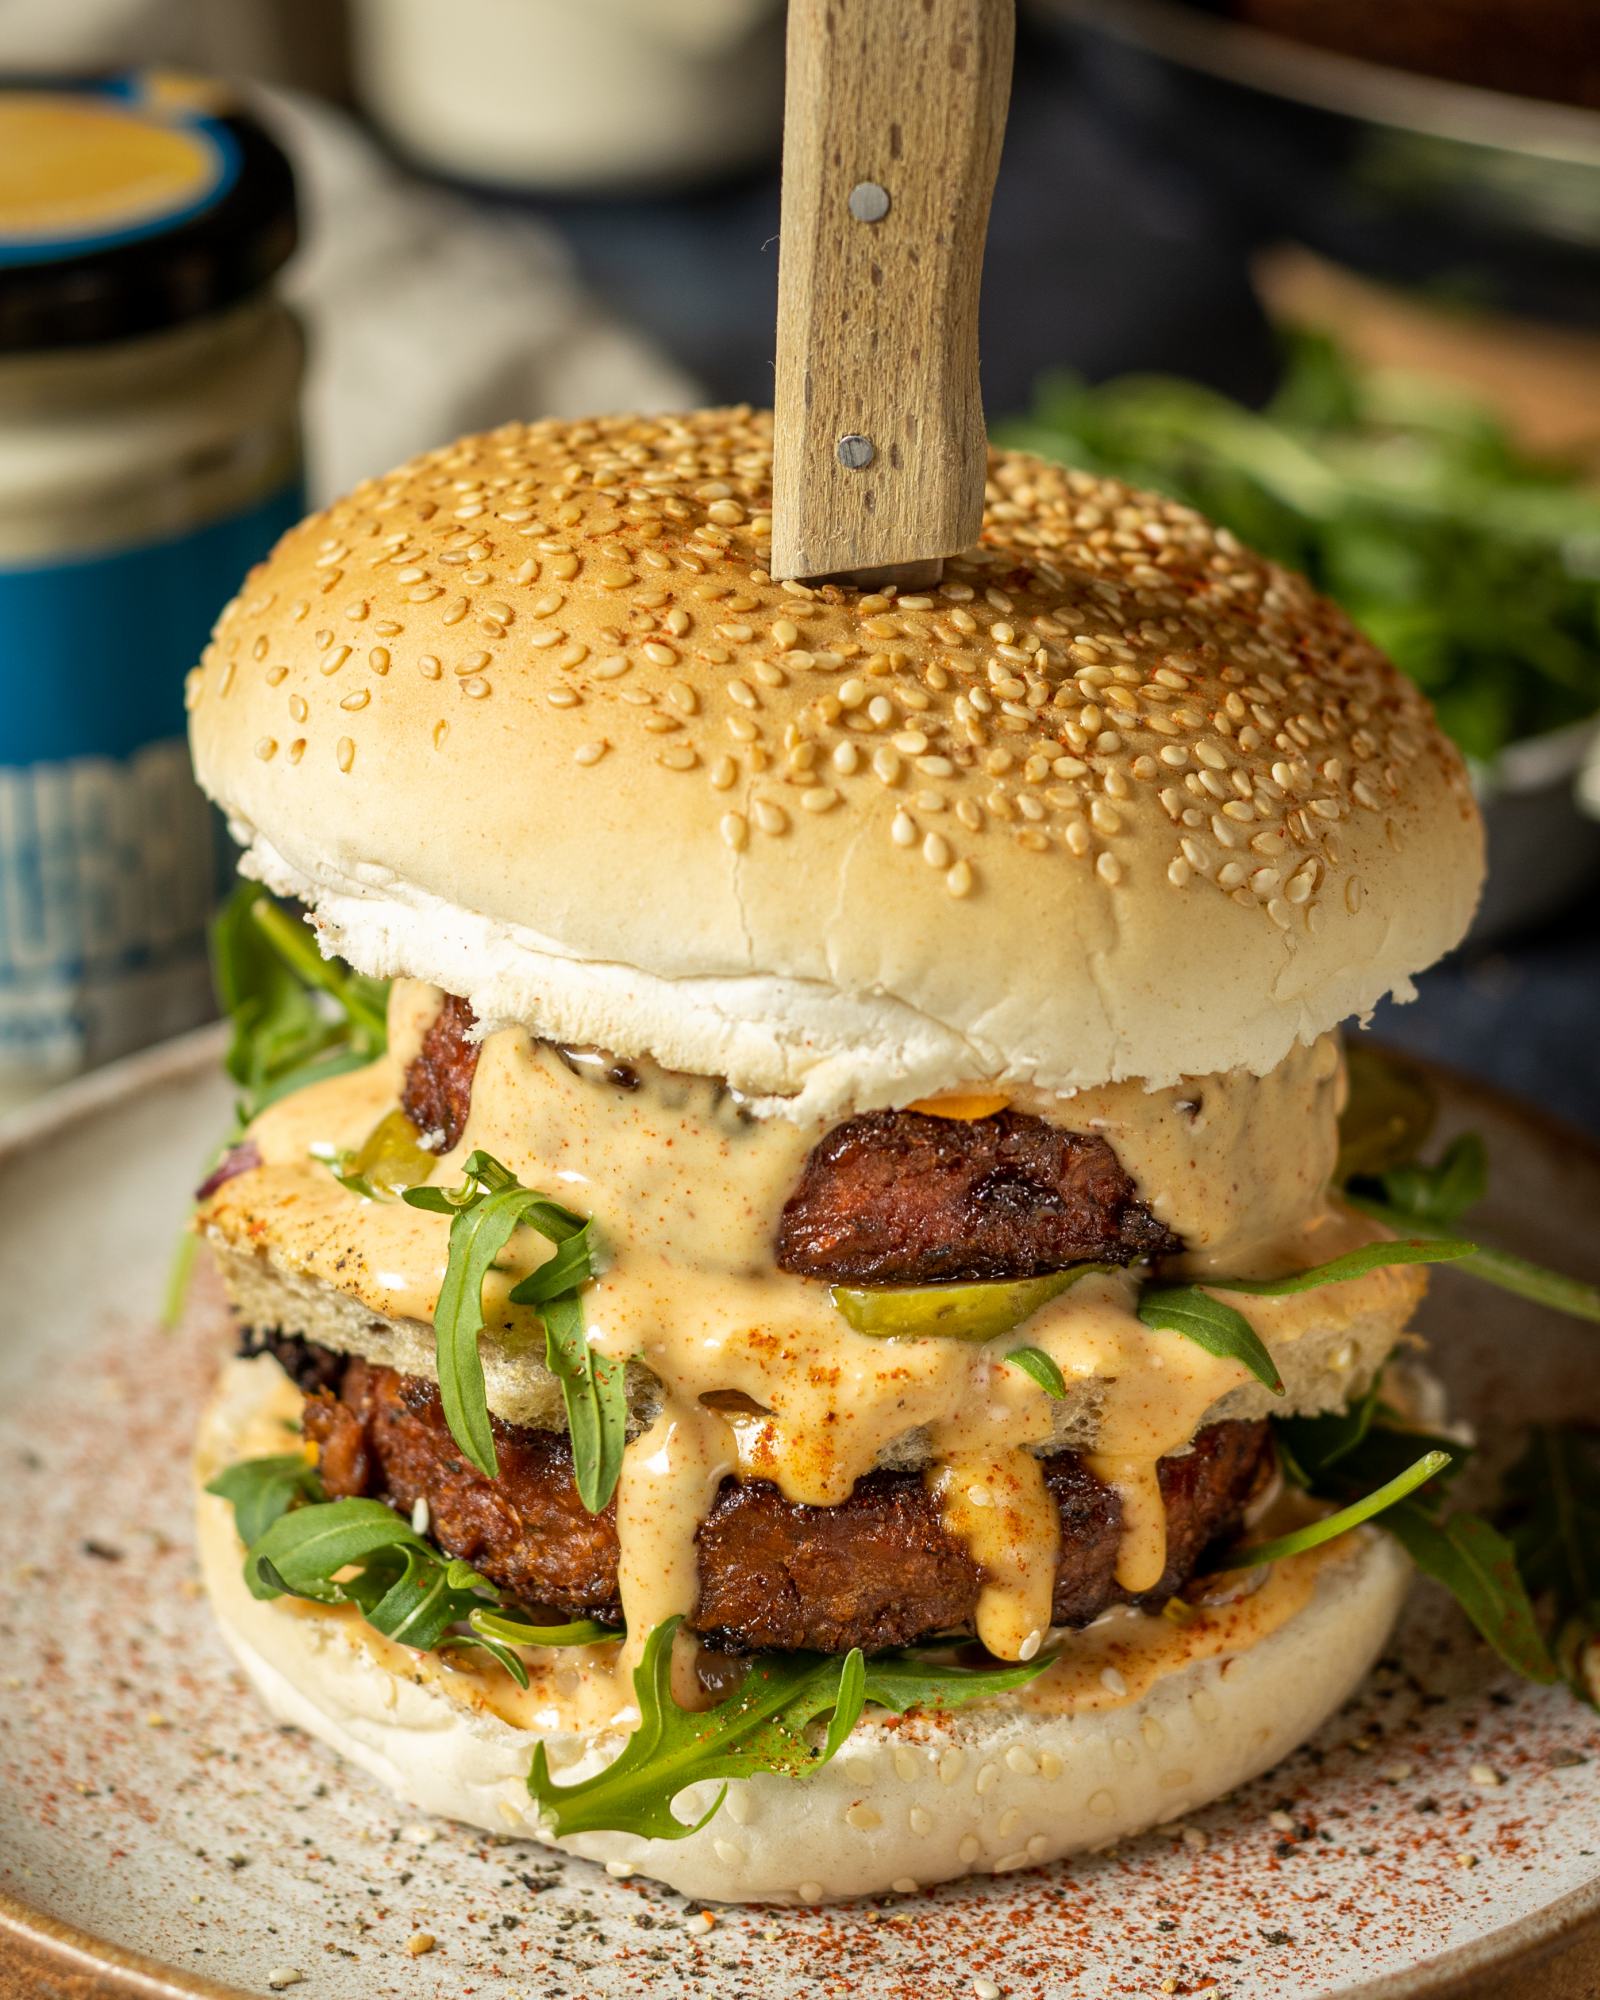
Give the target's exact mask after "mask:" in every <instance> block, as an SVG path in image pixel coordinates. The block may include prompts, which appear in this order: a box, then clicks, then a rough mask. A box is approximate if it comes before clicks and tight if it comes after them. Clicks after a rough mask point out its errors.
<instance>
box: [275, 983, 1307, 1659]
mask: <svg viewBox="0 0 1600 2000" xmlns="http://www.w3.org/2000/svg"><path fill="white" fill-rule="evenodd" d="M475 1025H476V1024H475V1022H474V1018H473V1014H472V1010H471V1008H470V1007H469V1006H468V1005H467V1003H466V1002H465V1001H463V1000H460V999H458V998H455V997H454V996H450V997H447V998H446V999H445V1001H444V1003H443V1005H442V1007H441V1009H440V1011H439V1014H438V1016H437V1018H436V1019H435V1020H434V1022H433V1024H432V1025H431V1027H430V1028H429V1030H428V1031H427V1033H426V1035H425V1036H424V1038H423V1042H422V1046H421V1049H420V1051H419V1053H418V1055H417V1056H416V1057H415V1059H414V1060H413V1061H412V1063H411V1064H410V1066H409V1068H408V1070H407V1072H406V1079H405V1088H404V1093H403V1098H402V1106H403V1109H404V1111H405V1113H406V1115H407V1117H409V1118H410V1120H411V1121H412V1123H413V1125H414V1126H415V1127H416V1128H417V1129H418V1131H419V1132H420V1133H421V1134H422V1135H423V1139H424V1143H425V1144H426V1145H427V1146H428V1147H429V1148H430V1149H431V1150H435V1151H439V1152H445V1151H448V1150H449V1149H450V1148H452V1147H454V1146H455V1145H456V1144H457V1143H458V1141H459V1140H460V1138H461V1136H462V1133H463V1131H464V1129H465V1126H466V1121H467V1114H468V1110H469V1107H470V1103H471V1096H472V1085H473V1078H474V1073H475V1071H476V1067H477V1060H478V1043H477V1042H476V1041H474V1040H473V1030H474V1028H475ZM607 1074H608V1076H609V1078H610V1081H611V1083H612V1085H613V1087H615V1088H617V1089H622V1090H626V1089H629V1088H631V1087H632V1086H633V1082H634V1078H633V1076H632V1073H631V1072H630V1071H629V1070H628V1069H627V1067H626V1066H625V1065H614V1066H613V1067H612V1068H611V1069H610V1070H609V1071H608V1072H607ZM1182 1247H1183V1246H1182V1244H1181V1243H1180V1242H1179V1240H1178V1239H1177V1238H1176V1237H1174V1236H1173V1235H1172V1234H1171V1232H1170V1231H1168V1230H1167V1229H1166V1228H1165V1227H1164V1226H1163V1225H1162V1224H1161V1223H1160V1222H1159V1221H1158V1220H1157V1219H1156V1217H1155V1216H1154V1215H1152V1214H1151V1212H1150V1210H1149V1208H1148V1207H1147V1206H1146V1205H1145V1204H1144V1202H1143V1201H1141V1200H1140V1199H1139V1195H1138V1191H1137V1189H1136V1188H1135V1187H1134V1185H1133V1182H1132V1181H1131V1179H1130V1178H1129V1176H1128V1175H1127V1174H1126V1173H1125V1172H1124V1170H1123V1168H1122V1166H1121V1164H1120V1163H1119V1162H1118V1160H1117V1157H1116V1154H1115V1153H1114V1151H1113V1150H1112V1148H1111V1147H1110V1146H1109V1145H1108V1144H1107V1143H1106V1141H1105V1140H1104V1139H1102V1138H1100V1137H1098V1136H1096V1135H1092V1134H1084V1133H1074V1132H1069V1131H1065V1130H1063V1129H1062V1128H1060V1127H1057V1126H1055V1125H1052V1124H1049V1123H1047V1122H1046V1121H1045V1120H1044V1119H1041V1118H1036V1117H1032V1116H1029V1115H1026V1114H1022V1113H1017V1112H1013V1111H1009V1110H1002V1111H999V1112H996V1113H993V1114H991V1115H989V1116H987V1117H983V1118H977V1119H964V1120H962V1119H953V1118H947V1117H934V1116H929V1115H926V1114H924V1113H920V1112H915V1111H878V1112H870V1113H867V1114H865V1115H863V1116H860V1117H855V1118H850V1119H847V1120H845V1121H844V1122H843V1123H841V1124H840V1125H838V1126H836V1127H835V1128H834V1129H833V1130H832V1131H831V1132H829V1133H828V1134H827V1135H826V1136H825V1137H824V1138H823V1139H822V1140H821V1141H820V1142H819V1144H818V1145H817V1146H816V1147H815V1148H814V1149H813V1151H812V1152H811V1154H810V1156H809V1158H808V1160H807V1162H806V1165H805V1168H804V1170H803V1172H802V1174H801V1177H800V1180H799V1182H798V1184H797V1186H796V1187H795V1190H794V1192H793V1194H792V1195H791V1196H790V1198H789V1200H788V1202H787V1204H786V1205H785V1207H784V1210H783V1213H782V1217H781V1219H780V1222H779V1226H778V1230H777V1236H776V1241H775V1243H774V1245H773V1260H774V1263H775V1265H776V1266H777V1268H779V1269H780V1270H784V1271H787V1272H790V1273H792V1274H795V1275H798V1276H802V1277H806V1278H813V1279H818V1280H824V1281H828V1282H831V1283H835V1284H866V1283H870V1284H873V1285H897V1284H898V1285H914V1284H928V1283H932V1282H939V1281H952V1280H954V1281H960V1280H993V1279H1023V1278H1031V1277H1038V1276H1041V1275H1044V1274H1046V1273H1049V1272H1052V1271H1058V1270H1062V1269H1065V1268H1067V1267H1068V1266H1070V1265H1073V1264H1081V1263H1085V1262H1092V1263H1099V1264H1111V1265H1127V1264H1129V1263H1132V1262H1134V1261H1136V1260H1139V1259H1146V1258H1155V1257H1162V1256H1169V1255H1173V1254H1176V1253H1177V1252H1178V1251H1180V1250H1181V1249H1182ZM244 1346H245V1351H246V1352H247V1353H255V1352H260V1351H263V1350H265V1351H270V1352H271V1353H273V1354H274V1355H275V1356H276V1357H277V1359H278V1360H279V1362H280V1363H281V1364H282V1365H283V1367H284V1368H285V1370H286V1371H287V1372H288V1373H289V1374H290V1376H292V1377H293V1379H294V1380H295V1381H296V1382H297V1383H298V1385H299V1386H300V1387H301V1388H302V1389H303V1390H304V1391H305V1392H306V1398H307V1401H306V1410H305V1432H306V1436H307V1437H308V1438H309V1439H311V1440H312V1441H314V1442H315V1443H316V1445H317V1447H318V1450H319V1465H320V1471H321V1476H322V1481H323V1485H324V1487H325V1488H326V1490H327V1492H328V1493H329V1495H330V1496H332V1497H343V1496H347V1495H361V1496H370V1497H374V1498H378V1499H382V1500H385V1501H387V1502H388V1503H389V1504H390V1505H391V1506H394V1507H397V1508H399V1509H401V1510H402V1511H404V1512H406V1513H411V1512H413V1510H415V1509H417V1505H418V1503H419V1502H425V1503H426V1508H427V1520H428V1523H429V1533H430V1534H431V1536H432V1538H433V1539H434V1540H435V1541H436V1542H437V1543H438V1545H439V1546H440V1548H442V1549H443V1550H444V1551H445V1552H446V1553H448V1554H450V1555H453V1556H459V1557H461V1558H463V1559H464V1560H465V1561H468V1562H470V1563H472V1564H473V1566H474V1567H475V1568H477V1569H478V1570H480V1571H481V1572H482V1573H483V1574H484V1575H486V1576H488V1577H490V1578H491V1579H493V1581H494V1582H496V1583H498V1584H500V1585H502V1586H503V1587H505V1588H506V1589H508V1590H510V1591H512V1592H514V1593H515V1594H516V1595H517V1597H518V1598H519V1599H521V1600H523V1601H525V1602H528V1603H530V1604H537V1605H540V1606H544V1607H548V1608H549V1609H550V1610H552V1611H556V1612H560V1613H563V1614H566V1615H570V1616H580V1615H583V1616H590V1617H595V1618H598V1619H600V1620H602V1621H605V1622H608V1623H614V1622H618V1621H619V1620H620V1616H621V1609H620V1604H619V1599H618V1591H617V1557H618V1546H617V1531H616V1511H615V1503H614V1502H613V1503H612V1504H610V1505H608V1506H607V1507H606V1508H605V1509H604V1510H603V1511H602V1512H600V1513H598V1514H590V1513H588V1512H587V1511H586V1510H585V1508H584V1507H583V1505H582V1502H581V1501H580V1499H579V1497H578V1492H577V1488H576V1486H575V1485H574V1482H573V1475H572V1453H571V1447H570V1444H569V1442H568V1440H567V1437H566V1435H565V1433H563V1432H559V1431H551V1430H537V1429H531V1428H526V1427H523V1426H519V1425H514V1424H509V1423H506V1422H504V1421H503V1420H501V1419H500V1418H498V1417H497V1418H495V1419H494V1420H493V1422H494V1433H495V1441H496V1450H497V1454H498V1459H499V1467H500V1473H499V1477H498V1479H496V1480H493V1481H491V1480H489V1479H487V1478H485V1477H484V1476H483V1474H481V1473H480V1472H478V1471H477V1470H476V1469H475V1468H474V1467H473V1466H472V1465H470V1464H469V1463H468V1462H467V1461H466V1460H465V1459H464V1458H463V1456H462V1455H461V1452H460V1450H459V1448H458V1447H457V1445H456V1443H455V1441H454V1439H453V1438H452V1437H451V1435H450V1432H449V1429H448V1427H447V1426H446V1423H445V1420H444V1415H443V1410H442V1407H441V1404H440V1398H439V1392H438V1389H437V1388H436V1387H435V1385H434V1384H433V1383H432V1382H430V1381H427V1380H425V1379H422V1378H420V1377H418V1376H414V1375H404V1374H401V1373H399V1372H398V1371H396V1370H395V1369H392V1368H386V1367H382V1366H378V1365H375V1364H374V1363H371V1362H369V1361H367V1360H364V1359H361V1358H359V1357H355V1358H350V1357H346V1356H343V1355H340V1354H336V1353H334V1352H332V1351H330V1350H329V1349H327V1348H323V1347H319V1346H317V1345H315V1344H314V1343H311V1342H309V1341H307V1340H305V1339H303V1338H301V1337H299V1336H294V1335H285V1334H282V1333H280V1332H278V1331H276V1330H274V1329H263V1328H255V1329H251V1330H249V1331H247V1332H246V1334H245V1336H244ZM1269 1466H1270V1446H1269V1441H1268V1436H1267V1426H1266V1424H1265V1423H1264V1422H1256V1423H1220V1424H1213V1425H1210V1426H1209V1427H1207V1428H1206V1429H1204V1430H1202V1431H1201V1432H1199V1434H1198V1435H1197V1436H1196V1438H1195V1439H1194V1442H1193V1445H1192V1447H1191V1449H1190V1450H1189V1451H1187V1452H1185V1453H1183V1454H1181V1455H1179V1456H1175V1457H1170V1458H1166V1459H1163V1460H1162V1462H1161V1466H1160V1483H1161V1494H1162V1499H1163V1502H1164V1504H1165V1510H1166V1522H1167V1530H1166V1532H1167V1562H1166V1568H1165V1571H1164V1573H1163V1574H1162V1577H1161V1579H1160V1581H1159V1583H1158V1584H1157V1585H1156V1586H1155V1588H1154V1589H1152V1590H1150V1591H1148V1592H1144V1593H1140V1594H1137V1595H1130V1593H1128V1592H1127V1591H1125V1590H1123V1589H1122V1588H1121V1587H1120V1586H1119V1585H1118V1583H1117V1581H1116V1575H1115V1570H1116V1563H1117V1550H1118V1545H1119V1541H1120V1536H1121V1522H1122V1509H1121V1502H1120V1499H1119V1498H1118V1496H1117V1494H1116V1493H1115V1492H1114V1491H1113V1490H1112V1489H1111V1488H1110V1487H1109V1486H1107V1485H1106V1484H1105V1483H1104V1482H1103V1481H1102V1480H1101V1479H1099V1478H1098V1477H1096V1475H1095V1474H1094V1473H1093V1472H1092V1471H1091V1470H1090V1468H1089V1467H1088V1466H1087V1465H1086V1464H1085V1463H1084V1461H1083V1459H1082V1458H1081V1457H1080V1455H1079V1454H1077V1453H1075V1452H1070V1451H1063V1452H1057V1453H1054V1454H1052V1455H1051V1456H1049V1457H1047V1458H1046V1459H1045V1460H1044V1461H1043V1469H1044V1475H1045V1483H1046V1486H1047V1489H1048V1491H1049V1494H1050V1497H1051V1499H1052V1501H1053V1502H1054V1504H1055V1507H1056V1509H1057V1512H1058V1514H1059V1517H1060V1530H1061V1532H1060V1545H1059V1547H1060V1553H1059V1557H1058V1562H1057V1570H1056V1580H1055V1591H1054V1601H1053V1610H1052V1616H1053V1620H1054V1622H1055V1623H1056V1624H1059V1625H1083V1624H1087V1623H1089V1622H1090V1621H1091V1620H1093V1619H1095V1618H1097V1617H1098V1616H1099V1615H1100V1614H1101V1613H1102V1612H1103V1611H1104V1610H1106V1609H1107V1608H1108V1607H1109V1606H1111V1605H1113V1604H1120V1603H1130V1602H1131V1603H1137V1604H1140V1605H1144V1606H1153V1605H1157V1604H1160V1603H1162V1602H1164V1601H1165V1600H1167V1599H1168V1598H1170V1597H1171V1596H1172V1595H1173V1594H1174V1593H1175V1592H1177V1591H1178V1590H1179V1589H1181V1587H1182V1586H1183V1585H1184V1584H1185V1582H1187V1580H1188V1579H1189V1578H1190V1577H1191V1576H1192V1575H1193V1573H1194V1570H1195V1567H1196V1565H1197V1563H1198V1561H1199V1558H1200V1556H1201V1554H1202V1552H1203V1551H1204V1549H1205V1548H1206V1545H1207V1544H1208V1543H1209V1542H1211V1541H1212V1540H1213V1539H1215V1538H1216V1537H1218V1536H1220V1535H1224V1534H1226V1533H1228V1532H1230V1531H1231V1530H1232V1529H1233V1528H1234V1527H1235V1526H1236V1525H1237V1523H1238V1521H1239V1519H1240V1517H1241V1515H1242V1513H1243V1510H1244V1508H1245V1507H1246V1505H1247V1504H1248V1502H1249V1500H1250V1498H1251V1496H1252V1495H1253V1494H1254V1493H1255V1492H1256V1490H1257V1489H1258V1488H1259V1486H1260V1485H1261V1484H1262V1483H1263V1481H1264V1480H1265V1479H1266V1477H1267V1476H1268V1469H1269ZM696 1541H697V1549H698V1557H699V1583H700V1589H699V1602H698V1605H697V1608H696V1610H695V1612H694V1614H693V1615H692V1617H691V1618H690V1620H689V1623H690V1625H691V1627H692V1629H694V1630H695V1631H696V1632H697V1633H698V1634H699V1635H700V1637H701V1638H702V1639H704V1640H705V1641H707V1642H708V1643H710V1644H713V1645H717V1646H720V1647H723V1648H726V1649H728V1650H732V1651H744V1650H756V1649H778V1650H788V1649H795V1648H815V1649H818V1650H821V1651H826V1652H839V1651H843V1650H845V1649H847V1648H849V1647H852V1646H860V1647H863V1648H864V1649H866V1650H868V1651H873V1650H878V1649H882V1648H884V1647H889V1646H895V1645H903V1644H907V1643H909V1642H910V1641H912V1640H914V1639H917V1638H921V1637H924V1636H927V1635H929V1634H933V1633H948V1632H962V1631H965V1630H968V1629H970V1627H971V1623H972V1619H973V1616H974V1613H975V1609H976V1605H977V1599H978V1592H979V1588H980V1584H981V1581H982V1579H981V1575H980V1572H979V1570H978V1567H977V1565H976V1564H975V1562H974V1561H973V1559H972V1557H971V1556H970V1555H969V1553H968V1552H967V1550H966V1549H965V1548H964V1547H962V1545H961V1544H960V1543H959V1542H958V1541H957V1540H956V1539H955V1538H954V1537H953V1536H952V1535H951V1534H950V1533H949V1532H948V1531H947V1529H946V1528H945V1526H944V1525H943V1523H942V1521H941V1518H940V1510H939V1505H938V1502H937V1500H936V1498H935V1497H934V1495H933V1494H932V1493H931V1492H930V1491H929V1490H928V1487H927V1485H926V1483H925V1481H924V1479H923V1476H922V1474H921V1473H920V1472H917V1471H891V1470H878V1471H874V1472H871V1473H869V1474H868V1475H867V1476H866V1477H865V1478H864V1479H862V1480H860V1481H858V1482H857V1484H856V1486H855V1488H854V1490H853V1491H852V1492H851V1494H850V1496H849V1498H848V1499H847V1500H845V1501H844V1502H843V1503H842V1504H840V1505H839V1506H836V1507H812V1506H805V1505H802V1504H799V1503H797V1502H795V1501H791V1500H788V1499H786V1498H785V1497H784V1495H783V1494H782V1493H781V1492H780V1491H779V1489H778V1488H777V1486H775V1485H774V1484H772V1483H771V1482H770V1481H767V1480H761V1479H753V1480H750V1479H747V1480H744V1481H740V1480H736V1479H733V1478H731V1477H730V1478H728V1479H726V1480H724V1481H723V1483H722V1485H721V1488H720V1490H719V1491H718V1493H717V1495H716V1498H715V1501H714V1502H713V1504H712V1507H711V1509H710V1512H709V1513H708V1515H707V1516H706V1518H705V1519H704V1520H703V1521H702V1523H701V1525H700V1528H699V1532H698V1535H697V1538H696Z"/></svg>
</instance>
